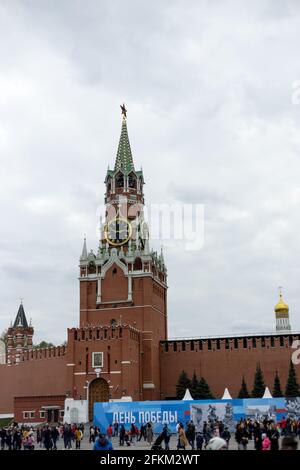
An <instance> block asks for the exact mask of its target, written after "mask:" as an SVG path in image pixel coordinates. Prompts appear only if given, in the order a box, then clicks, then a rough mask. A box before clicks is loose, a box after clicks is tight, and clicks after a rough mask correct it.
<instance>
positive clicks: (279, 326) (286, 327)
mask: <svg viewBox="0 0 300 470" xmlns="http://www.w3.org/2000/svg"><path fill="white" fill-rule="evenodd" d="M274 311H275V316H276V331H277V332H279V333H284V332H289V331H291V325H290V320H289V306H288V305H287V304H286V303H285V302H284V300H283V298H282V291H281V287H280V288H279V302H278V303H277V304H276V305H275V307H274Z"/></svg>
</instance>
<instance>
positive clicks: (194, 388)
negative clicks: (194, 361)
mask: <svg viewBox="0 0 300 470" xmlns="http://www.w3.org/2000/svg"><path fill="white" fill-rule="evenodd" d="M198 383H199V382H198V379H197V376H196V372H195V371H194V374H193V377H192V381H191V390H190V392H191V394H192V397H193V399H194V400H198Z"/></svg>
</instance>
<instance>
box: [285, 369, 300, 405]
mask: <svg viewBox="0 0 300 470" xmlns="http://www.w3.org/2000/svg"><path fill="white" fill-rule="evenodd" d="M285 396H286V397H299V396H300V389H299V384H298V382H297V376H296V371H295V366H294V364H293V363H292V361H291V362H290V370H289V376H288V379H287V383H286V387H285Z"/></svg>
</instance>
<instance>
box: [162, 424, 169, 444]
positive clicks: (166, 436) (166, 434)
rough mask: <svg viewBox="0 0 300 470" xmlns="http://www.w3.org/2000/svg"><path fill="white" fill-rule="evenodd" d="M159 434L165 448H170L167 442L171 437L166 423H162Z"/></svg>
mask: <svg viewBox="0 0 300 470" xmlns="http://www.w3.org/2000/svg"><path fill="white" fill-rule="evenodd" d="M161 435H162V438H163V441H164V443H165V450H170V447H169V443H170V439H171V431H170V429H169V428H168V425H167V424H165V425H164V427H163V430H162V433H161Z"/></svg>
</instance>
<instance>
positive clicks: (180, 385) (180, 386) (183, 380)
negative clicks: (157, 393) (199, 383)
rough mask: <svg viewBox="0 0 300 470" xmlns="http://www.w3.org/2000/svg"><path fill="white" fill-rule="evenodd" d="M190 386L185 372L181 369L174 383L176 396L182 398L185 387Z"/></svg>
mask: <svg viewBox="0 0 300 470" xmlns="http://www.w3.org/2000/svg"><path fill="white" fill-rule="evenodd" d="M187 388H188V389H190V388H191V381H190V379H189V378H188V376H187V373H186V372H185V371H184V370H183V371H182V372H181V374H180V376H179V378H178V382H177V385H176V398H177V399H178V400H182V399H183V397H184V394H185V391H186V389H187Z"/></svg>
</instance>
